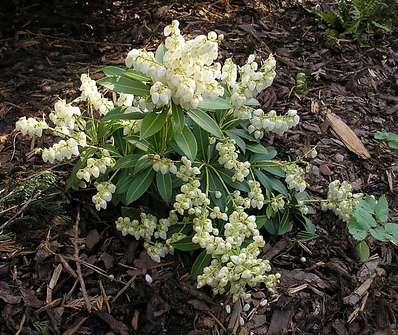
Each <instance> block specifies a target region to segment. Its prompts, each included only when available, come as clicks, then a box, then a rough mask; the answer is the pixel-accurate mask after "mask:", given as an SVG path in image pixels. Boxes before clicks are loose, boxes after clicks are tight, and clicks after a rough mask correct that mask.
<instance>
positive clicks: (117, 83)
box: [97, 77, 149, 96]
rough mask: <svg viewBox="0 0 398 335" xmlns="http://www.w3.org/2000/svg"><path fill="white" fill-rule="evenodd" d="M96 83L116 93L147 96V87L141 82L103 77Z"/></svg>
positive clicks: (123, 78)
mask: <svg viewBox="0 0 398 335" xmlns="http://www.w3.org/2000/svg"><path fill="white" fill-rule="evenodd" d="M97 83H98V84H99V85H101V86H104V87H106V88H107V89H109V90H111V91H115V92H118V93H126V94H134V95H138V96H145V95H148V94H149V87H148V86H147V85H145V84H144V83H143V82H141V81H138V80H134V79H130V78H126V77H104V78H101V79H99V80H97Z"/></svg>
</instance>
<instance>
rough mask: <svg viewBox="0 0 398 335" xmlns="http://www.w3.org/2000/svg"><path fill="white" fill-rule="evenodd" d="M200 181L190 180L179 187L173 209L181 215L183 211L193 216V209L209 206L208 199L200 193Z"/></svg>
mask: <svg viewBox="0 0 398 335" xmlns="http://www.w3.org/2000/svg"><path fill="white" fill-rule="evenodd" d="M199 187H200V181H199V180H197V179H194V180H191V181H189V182H187V183H186V184H183V185H182V186H181V193H180V194H177V196H176V202H175V203H174V209H175V210H176V211H177V212H178V213H179V214H181V215H183V214H184V211H188V214H195V208H193V207H201V206H208V205H210V199H208V198H207V196H206V194H205V193H203V192H202V190H201V189H200V188H199Z"/></svg>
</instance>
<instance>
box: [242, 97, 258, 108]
mask: <svg viewBox="0 0 398 335" xmlns="http://www.w3.org/2000/svg"><path fill="white" fill-rule="evenodd" d="M245 105H246V106H261V104H260V103H259V102H258V100H257V99H255V98H249V99H246V102H245Z"/></svg>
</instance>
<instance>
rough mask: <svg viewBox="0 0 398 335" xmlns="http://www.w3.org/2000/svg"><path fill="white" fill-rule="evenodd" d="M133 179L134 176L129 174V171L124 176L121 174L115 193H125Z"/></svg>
mask: <svg viewBox="0 0 398 335" xmlns="http://www.w3.org/2000/svg"><path fill="white" fill-rule="evenodd" d="M134 179H135V176H134V175H132V174H130V173H129V171H127V173H125V174H121V175H120V176H119V178H118V180H117V183H116V193H117V194H123V193H126V192H127V190H128V189H129V186H130V184H131V183H132V182H133V180H134Z"/></svg>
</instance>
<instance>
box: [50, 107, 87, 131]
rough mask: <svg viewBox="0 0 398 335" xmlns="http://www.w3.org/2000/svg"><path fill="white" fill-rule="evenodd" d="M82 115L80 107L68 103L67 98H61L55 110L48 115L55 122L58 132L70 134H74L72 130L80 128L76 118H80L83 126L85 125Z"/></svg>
mask: <svg viewBox="0 0 398 335" xmlns="http://www.w3.org/2000/svg"><path fill="white" fill-rule="evenodd" d="M80 116H81V112H80V108H79V107H75V106H72V105H71V104H67V103H66V101H65V100H59V101H57V102H56V103H55V105H54V111H52V112H51V113H50V115H49V116H48V117H49V119H50V120H51V121H52V122H53V123H54V125H55V130H56V131H57V132H59V133H61V134H64V135H67V136H70V135H72V131H74V130H76V129H77V128H78V127H77V124H76V119H79V122H81V123H82V126H84V125H85V122H84V120H83V119H82V118H81V117H80Z"/></svg>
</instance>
